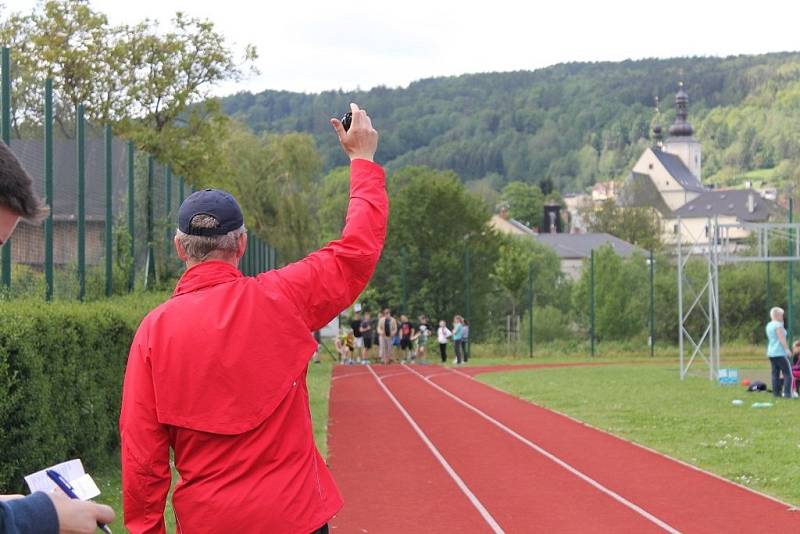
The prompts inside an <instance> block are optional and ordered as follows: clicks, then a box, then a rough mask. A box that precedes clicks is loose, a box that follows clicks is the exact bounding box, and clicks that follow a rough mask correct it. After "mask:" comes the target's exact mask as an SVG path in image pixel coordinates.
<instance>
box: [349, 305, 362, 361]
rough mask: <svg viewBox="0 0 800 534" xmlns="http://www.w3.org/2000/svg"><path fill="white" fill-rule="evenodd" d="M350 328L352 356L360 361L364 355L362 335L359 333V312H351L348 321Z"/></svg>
mask: <svg viewBox="0 0 800 534" xmlns="http://www.w3.org/2000/svg"><path fill="white" fill-rule="evenodd" d="M350 329H351V330H352V331H353V358H354V359H355V361H356V362H357V363H361V360H362V358H363V357H364V337H363V336H362V334H361V314H360V313H358V312H356V313H354V314H353V320H352V321H350Z"/></svg>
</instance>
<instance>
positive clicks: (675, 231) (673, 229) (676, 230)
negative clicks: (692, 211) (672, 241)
mask: <svg viewBox="0 0 800 534" xmlns="http://www.w3.org/2000/svg"><path fill="white" fill-rule="evenodd" d="M672 233H673V234H677V233H678V225H677V224H674V225H673V226H672Z"/></svg>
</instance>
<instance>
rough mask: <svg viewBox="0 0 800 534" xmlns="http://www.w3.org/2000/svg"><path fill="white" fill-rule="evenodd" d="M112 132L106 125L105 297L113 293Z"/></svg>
mask: <svg viewBox="0 0 800 534" xmlns="http://www.w3.org/2000/svg"><path fill="white" fill-rule="evenodd" d="M113 135H114V132H113V131H112V130H111V125H110V124H106V136H105V137H106V138H105V141H106V147H105V148H106V150H105V153H106V228H105V230H106V296H107V297H110V296H111V294H112V293H113V292H114V271H113V265H114V264H113V262H112V257H111V255H112V251H113V243H112V240H113V239H114V237H113V236H114V234H113V225H114V219H113V209H112V202H113V196H112V194H111V189H112V187H113V185H112V172H111V169H112V166H111V157H112V152H111V142H112V140H113Z"/></svg>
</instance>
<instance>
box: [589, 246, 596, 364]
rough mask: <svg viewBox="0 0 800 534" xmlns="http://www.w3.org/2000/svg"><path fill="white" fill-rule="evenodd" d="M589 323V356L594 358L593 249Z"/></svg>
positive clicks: (590, 275) (592, 255)
mask: <svg viewBox="0 0 800 534" xmlns="http://www.w3.org/2000/svg"><path fill="white" fill-rule="evenodd" d="M589 267H590V270H589V286H590V287H589V321H590V323H589V324H590V329H591V351H592V352H591V354H592V357H594V336H595V331H594V326H595V323H594V319H595V318H594V249H592V251H591V255H590V256H589Z"/></svg>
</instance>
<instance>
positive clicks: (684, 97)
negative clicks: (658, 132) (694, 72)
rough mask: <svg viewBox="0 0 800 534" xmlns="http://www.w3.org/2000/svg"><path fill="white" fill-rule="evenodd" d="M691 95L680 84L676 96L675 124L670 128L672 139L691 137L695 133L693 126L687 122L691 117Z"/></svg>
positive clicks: (681, 83) (680, 83)
mask: <svg viewBox="0 0 800 534" xmlns="http://www.w3.org/2000/svg"><path fill="white" fill-rule="evenodd" d="M688 108H689V95H688V94H686V91H684V90H683V82H679V83H678V92H677V93H676V94H675V122H673V123H672V126H670V127H669V135H671V136H672V137H691V136H692V134H693V133H694V129H693V128H692V125H691V124H689V122H688V121H687V120H686V118H687V116H688V115H689V111H688Z"/></svg>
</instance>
